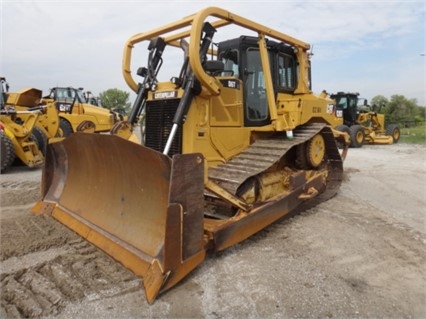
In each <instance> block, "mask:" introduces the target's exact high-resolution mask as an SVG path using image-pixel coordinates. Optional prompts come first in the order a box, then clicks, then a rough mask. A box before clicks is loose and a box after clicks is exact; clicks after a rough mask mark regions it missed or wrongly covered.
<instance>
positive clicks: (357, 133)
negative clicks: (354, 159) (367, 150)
mask: <svg viewBox="0 0 426 319" xmlns="http://www.w3.org/2000/svg"><path fill="white" fill-rule="evenodd" d="M349 135H350V136H351V145H350V146H351V147H355V148H360V147H362V144H364V140H365V135H364V129H363V128H362V126H361V125H353V126H351V127H350V128H349Z"/></svg>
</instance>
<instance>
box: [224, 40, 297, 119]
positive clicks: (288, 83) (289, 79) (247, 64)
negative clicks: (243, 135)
mask: <svg viewBox="0 0 426 319" xmlns="http://www.w3.org/2000/svg"><path fill="white" fill-rule="evenodd" d="M267 45H268V52H269V64H270V67H271V74H272V82H273V90H274V93H275V97H276V96H277V94H278V93H288V94H293V93H294V91H295V89H296V87H297V81H298V63H297V57H296V54H295V52H294V50H293V48H292V47H291V46H289V45H287V44H284V43H279V42H275V41H271V40H268V41H267ZM218 60H219V61H222V62H223V64H224V70H223V73H222V75H223V76H230V75H231V76H235V77H238V78H239V79H240V80H241V81H242V83H243V86H244V88H243V92H244V97H243V99H244V125H245V126H264V125H268V124H269V123H270V122H271V120H270V116H269V108H268V101H267V98H266V91H267V87H266V82H265V75H264V71H263V67H262V62H261V58H260V52H259V47H258V38H257V37H250V36H241V37H239V38H236V39H231V40H227V41H223V42H221V43H219V44H218Z"/></svg>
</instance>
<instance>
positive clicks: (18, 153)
mask: <svg viewBox="0 0 426 319" xmlns="http://www.w3.org/2000/svg"><path fill="white" fill-rule="evenodd" d="M8 90H9V85H8V83H7V82H6V79H5V78H4V77H0V96H1V100H0V143H1V155H0V170H1V172H2V173H3V172H5V171H6V170H7V169H8V168H9V167H10V166H11V165H12V164H13V163H14V161H15V159H16V158H18V159H19V160H20V161H21V162H22V163H23V164H25V165H27V166H28V167H31V168H32V167H40V166H41V165H42V164H43V162H44V156H43V154H42V152H41V151H40V149H39V146H38V144H37V141H36V138H35V136H34V134H33V128H34V127H35V125H36V123H37V120H38V117H39V115H40V110H39V109H34V110H25V111H17V110H15V109H14V108H10V107H8V105H7V101H8V99H9V93H8Z"/></svg>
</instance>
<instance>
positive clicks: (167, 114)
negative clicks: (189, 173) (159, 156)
mask: <svg viewBox="0 0 426 319" xmlns="http://www.w3.org/2000/svg"><path fill="white" fill-rule="evenodd" d="M179 101H180V100H179V99H168V100H154V101H148V102H147V104H146V119H145V146H147V147H149V148H152V149H154V150H156V151H158V152H163V150H164V147H165V146H166V143H167V139H168V138H169V135H170V131H171V129H172V126H173V118H174V116H175V113H176V109H177V107H178V105H179ZM181 153H182V128H181V127H179V129H178V130H177V132H176V135H175V138H174V140H173V143H172V146H171V148H170V151H169V154H168V155H169V156H170V157H172V156H173V155H175V154H181Z"/></svg>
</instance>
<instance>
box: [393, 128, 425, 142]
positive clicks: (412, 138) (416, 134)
mask: <svg viewBox="0 0 426 319" xmlns="http://www.w3.org/2000/svg"><path fill="white" fill-rule="evenodd" d="M399 141H400V142H402V143H411V144H426V125H425V124H423V125H420V126H415V127H407V128H402V129H401V138H400V140H399Z"/></svg>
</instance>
